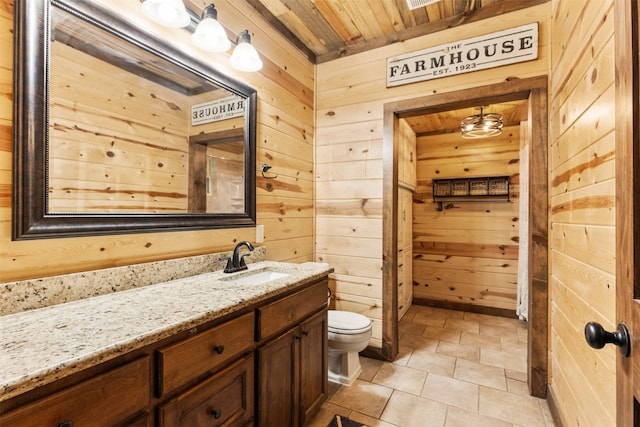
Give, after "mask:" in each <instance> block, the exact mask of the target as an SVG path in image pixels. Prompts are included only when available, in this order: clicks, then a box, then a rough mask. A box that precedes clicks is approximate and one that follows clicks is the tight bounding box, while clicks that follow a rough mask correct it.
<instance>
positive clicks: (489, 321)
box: [307, 305, 554, 427]
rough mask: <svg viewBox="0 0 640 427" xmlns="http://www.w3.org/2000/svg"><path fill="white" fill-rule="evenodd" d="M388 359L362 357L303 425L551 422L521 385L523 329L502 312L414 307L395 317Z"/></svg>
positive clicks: (451, 426) (436, 426) (467, 426)
mask: <svg viewBox="0 0 640 427" xmlns="http://www.w3.org/2000/svg"><path fill="white" fill-rule="evenodd" d="M399 330H400V353H399V355H398V357H397V358H396V360H395V361H394V362H383V361H380V360H375V359H369V358H365V357H361V358H360V359H361V363H362V374H361V375H360V377H359V378H358V379H357V380H356V382H355V383H354V384H353V385H351V386H349V387H345V386H340V385H337V384H332V383H329V384H330V386H329V399H328V400H327V402H325V404H324V405H323V406H322V409H321V410H320V411H319V412H318V414H317V415H316V416H315V418H314V419H313V420H311V421H310V422H309V423H308V424H307V426H308V427H325V426H326V425H327V424H328V423H329V422H330V421H331V418H332V417H333V415H334V414H340V415H343V416H347V417H349V418H351V419H353V420H356V421H359V422H362V423H364V424H366V425H367V426H371V427H392V426H399V427H417V426H429V427H457V426H463V427H482V426H490V427H503V426H505V427H506V426H509V427H511V426H541V427H549V426H553V425H554V424H553V419H552V417H551V413H550V412H549V408H548V406H547V402H546V400H542V399H538V398H535V397H531V396H529V393H528V389H527V383H526V381H527V374H526V364H527V329H526V325H525V323H524V322H521V321H518V320H515V319H507V318H503V317H496V316H488V315H483V314H475V313H467V312H461V311H453V310H444V309H438V308H432V307H422V306H415V305H414V306H412V307H411V308H410V309H409V311H408V312H407V314H406V315H405V317H404V318H403V319H402V320H401V322H400V329H399Z"/></svg>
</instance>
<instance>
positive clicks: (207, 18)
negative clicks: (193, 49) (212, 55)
mask: <svg viewBox="0 0 640 427" xmlns="http://www.w3.org/2000/svg"><path fill="white" fill-rule="evenodd" d="M191 40H192V41H193V43H194V44H195V45H196V46H198V47H199V48H200V49H202V50H206V51H207V52H226V51H228V50H229V48H230V47H231V42H230V41H229V39H228V38H227V32H226V31H225V30H224V28H223V27H222V25H221V24H220V22H218V11H217V10H216V7H215V6H214V5H213V4H210V5H209V6H207V7H205V8H204V9H203V10H202V17H201V20H200V23H199V24H198V26H197V27H196V30H195V31H194V33H193V34H192V35H191Z"/></svg>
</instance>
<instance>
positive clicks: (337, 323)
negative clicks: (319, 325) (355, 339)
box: [328, 310, 371, 335]
mask: <svg viewBox="0 0 640 427" xmlns="http://www.w3.org/2000/svg"><path fill="white" fill-rule="evenodd" d="M328 317H329V322H328V323H329V332H334V333H338V334H345V335H350V334H360V333H362V332H367V331H368V330H369V329H371V319H369V318H368V317H367V316H363V315H362V314H358V313H352V312H350V311H340V310H329V311H328Z"/></svg>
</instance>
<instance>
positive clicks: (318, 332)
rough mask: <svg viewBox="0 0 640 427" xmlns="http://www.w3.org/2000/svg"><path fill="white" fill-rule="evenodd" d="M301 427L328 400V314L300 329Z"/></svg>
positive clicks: (325, 312)
mask: <svg viewBox="0 0 640 427" xmlns="http://www.w3.org/2000/svg"><path fill="white" fill-rule="evenodd" d="M300 328H301V331H302V338H301V339H300V425H304V423H305V422H307V421H308V420H309V418H311V417H312V416H313V414H315V413H316V411H317V410H318V409H319V408H320V406H322V403H323V402H324V401H325V400H326V399H327V394H328V380H327V370H328V366H327V363H328V361H327V351H328V347H327V345H328V344H327V341H328V339H327V311H326V310H322V311H321V312H319V313H317V314H316V315H314V316H313V317H311V318H310V319H309V320H307V321H305V322H304V323H303V324H302V325H301V327H300Z"/></svg>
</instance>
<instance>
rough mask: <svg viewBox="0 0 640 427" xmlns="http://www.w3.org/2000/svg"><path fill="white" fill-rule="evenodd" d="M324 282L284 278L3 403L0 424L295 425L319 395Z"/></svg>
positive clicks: (322, 393) (323, 391)
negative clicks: (272, 289) (252, 297)
mask: <svg viewBox="0 0 640 427" xmlns="http://www.w3.org/2000/svg"><path fill="white" fill-rule="evenodd" d="M327 285H328V283H327V277H326V276H324V277H323V278H321V279H316V280H313V281H311V282H308V283H304V284H301V285H300V286H293V287H291V286H290V287H288V288H287V289H286V290H284V291H282V292H280V293H277V294H274V295H273V296H271V297H269V298H266V299H263V300H261V302H259V303H255V304H249V305H247V306H244V307H242V308H241V309H240V310H238V311H235V312H230V313H227V314H225V315H224V316H223V317H221V318H218V319H216V320H213V321H208V322H204V323H202V324H200V325H197V326H195V327H191V328H189V329H188V330H185V331H183V332H180V333H177V334H175V335H173V336H170V337H168V338H164V339H161V340H158V341H157V342H155V343H152V344H150V345H146V346H144V347H142V348H138V349H136V350H134V351H131V352H128V353H125V354H122V355H121V356H119V357H117V358H115V359H111V360H108V361H106V362H104V363H102V364H95V365H92V366H88V367H87V368H86V369H85V370H84V371H80V372H77V373H75V374H73V375H70V376H68V377H65V378H62V379H60V380H58V381H55V382H52V383H49V384H47V385H44V386H41V387H37V388H35V389H33V390H31V391H28V392H26V393H23V394H21V395H17V396H15V397H13V398H11V399H9V400H6V401H2V402H0V414H1V415H0V425H7V426H9V425H10V426H16V427H21V426H45V427H48V426H51V427H73V426H76V427H77V426H82V425H91V426H102V425H104V426H107V425H108V426H119V425H122V426H124V425H127V426H189V427H193V426H201V425H206V426H219V425H228V426H245V425H256V426H274V425H286V426H300V425H302V424H303V423H304V422H305V421H307V420H308V419H309V418H310V417H311V416H312V415H313V414H314V413H315V412H316V411H317V410H318V409H319V408H320V406H321V405H322V403H323V402H324V401H325V399H326V397H327V312H326V307H327V289H328V287H327ZM281 420H282V422H280V421H281Z"/></svg>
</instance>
